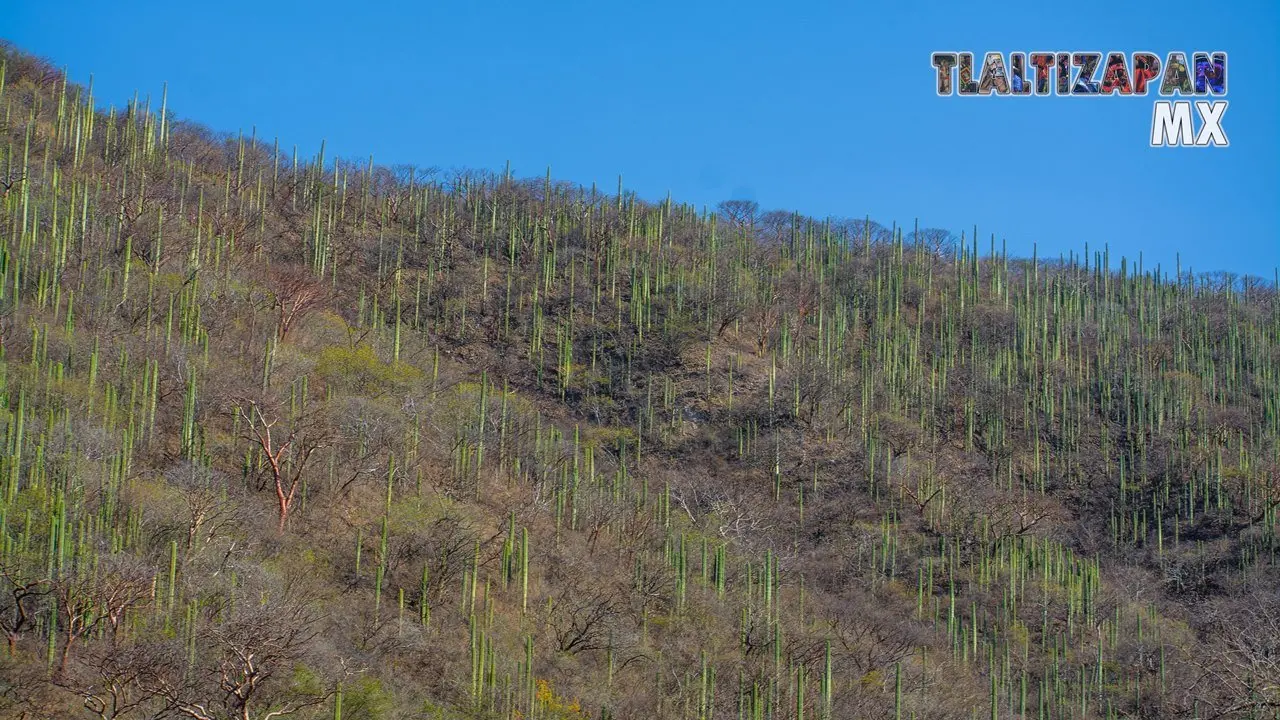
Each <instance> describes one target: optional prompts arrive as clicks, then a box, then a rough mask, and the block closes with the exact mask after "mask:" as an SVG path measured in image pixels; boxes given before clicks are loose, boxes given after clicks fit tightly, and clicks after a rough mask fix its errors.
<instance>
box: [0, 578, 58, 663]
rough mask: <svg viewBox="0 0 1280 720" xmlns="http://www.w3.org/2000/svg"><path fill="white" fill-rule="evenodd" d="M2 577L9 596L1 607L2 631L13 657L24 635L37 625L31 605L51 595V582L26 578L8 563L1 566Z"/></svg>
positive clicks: (0, 624)
mask: <svg viewBox="0 0 1280 720" xmlns="http://www.w3.org/2000/svg"><path fill="white" fill-rule="evenodd" d="M0 577H2V578H4V582H5V585H6V587H5V591H6V592H5V595H7V596H8V597H6V598H5V599H4V604H3V605H0V630H3V631H4V634H5V641H6V643H7V644H8V647H9V655H10V656H11V657H12V656H13V654H14V652H15V651H16V650H17V647H18V640H20V639H21V638H22V634H23V633H24V632H26V631H27V630H28V629H30V628H31V627H32V626H33V625H34V624H35V615H34V612H33V610H32V608H31V604H32V603H33V602H35V601H37V600H38V599H39V598H41V597H43V596H45V595H47V594H48V593H49V581H48V580H46V579H32V578H29V577H25V576H23V575H22V573H21V572H20V571H19V570H18V568H17V567H16V566H15V565H12V564H8V563H6V564H0Z"/></svg>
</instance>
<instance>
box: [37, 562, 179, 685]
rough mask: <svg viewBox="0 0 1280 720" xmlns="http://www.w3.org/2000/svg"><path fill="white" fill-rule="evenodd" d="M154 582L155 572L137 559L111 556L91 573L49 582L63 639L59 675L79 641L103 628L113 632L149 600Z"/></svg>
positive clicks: (68, 576)
mask: <svg viewBox="0 0 1280 720" xmlns="http://www.w3.org/2000/svg"><path fill="white" fill-rule="evenodd" d="M154 578H155V573H154V571H152V569H151V568H148V567H147V566H145V565H143V564H142V563H141V562H140V561H138V560H137V559H136V558H134V557H132V556H127V555H111V556H108V557H106V558H103V560H101V561H100V562H99V563H98V565H97V567H95V568H93V569H92V570H85V571H72V572H71V573H69V574H68V575H66V576H63V577H59V578H55V579H54V580H52V581H51V582H50V586H51V588H52V592H53V597H54V598H55V599H56V600H57V603H58V615H59V623H60V625H61V626H62V627H61V630H62V635H63V642H62V650H61V651H60V653H59V656H58V672H59V674H61V673H65V672H66V670H67V662H68V660H69V659H70V657H71V650H72V647H73V646H74V645H75V644H76V642H77V641H78V640H80V639H81V638H83V637H85V636H87V635H89V634H90V633H91V632H94V631H96V630H98V629H99V628H101V627H103V626H104V624H105V626H106V629H107V631H108V632H110V633H114V632H116V631H117V630H118V629H119V627H120V623H121V622H122V621H123V620H124V617H125V614H126V613H127V612H128V611H129V610H131V609H133V608H135V607H137V606H139V605H141V604H142V603H143V602H144V601H146V600H147V599H149V598H150V597H151V594H152V581H153V580H154Z"/></svg>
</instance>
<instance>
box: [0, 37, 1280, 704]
mask: <svg viewBox="0 0 1280 720" xmlns="http://www.w3.org/2000/svg"><path fill="white" fill-rule="evenodd" d="M3 58H4V60H3V62H4V71H3V72H4V75H3V78H4V79H3V84H2V85H0V113H3V114H2V116H0V117H2V124H0V153H2V154H0V173H3V176H2V177H0V180H3V184H2V185H0V188H2V191H3V195H2V196H0V228H2V232H0V234H2V235H3V240H2V241H0V270H3V272H2V273H0V341H2V353H3V354H2V355H0V427H3V432H4V452H3V454H2V455H0V578H2V579H3V583H4V591H3V592H2V593H0V627H2V628H3V630H4V631H5V633H6V636H7V639H8V642H7V645H6V647H5V649H4V650H3V651H2V652H0V656H2V659H0V716H3V717H25V718H37V717H39V718H43V717H72V716H76V715H77V714H82V715H84V716H85V717H101V718H121V719H124V718H169V717H188V718H201V719H209V720H212V719H214V718H219V719H220V718H254V719H260V720H265V719H266V718H268V717H281V716H292V717H299V718H319V717H325V718H329V717H334V718H339V717H340V718H345V719H346V720H352V719H353V718H441V717H443V718H464V717H468V718H525V719H530V718H587V717H590V718H606V717H608V718H640V717H646V718H700V719H701V718H797V719H798V718H801V717H808V718H911V717H914V718H921V719H923V718H973V717H983V718H1014V717H1027V718H1119V717H1144V718H1169V717H1201V718H1224V717H1239V718H1245V717H1249V718H1258V717H1277V712H1278V711H1280V667H1278V666H1277V662H1278V661H1277V657H1280V655H1277V651H1280V590H1278V589H1277V588H1280V585H1278V584H1277V581H1278V580H1280V578H1278V577H1277V572H1276V549H1277V535H1276V520H1277V506H1280V456H1278V452H1280V451H1278V448H1277V437H1278V436H1280V302H1278V301H1277V294H1276V287H1275V285H1274V284H1265V283H1261V282H1256V281H1252V280H1248V281H1243V282H1242V281H1235V280H1233V279H1231V278H1220V277H1213V276H1209V277H1191V276H1189V275H1183V274H1182V273H1180V272H1178V273H1173V274H1172V276H1171V274H1170V273H1169V272H1168V271H1167V269H1165V270H1164V271H1161V270H1159V269H1157V270H1155V271H1152V270H1150V269H1147V268H1142V267H1136V268H1135V267H1134V266H1133V265H1132V264H1130V263H1127V262H1123V261H1122V262H1121V263H1120V264H1119V270H1118V271H1116V270H1115V269H1114V263H1113V262H1112V259H1111V258H1109V257H1107V254H1106V252H1105V250H1104V251H1102V252H1096V251H1095V252H1094V253H1093V254H1092V255H1090V254H1089V253H1088V252H1086V254H1085V255H1084V256H1083V257H1081V258H1078V259H1074V258H1073V259H1069V260H1067V261H1058V262H1044V261H1039V260H1019V259H1014V258H1009V257H1007V256H1006V255H1005V254H1004V253H1003V252H1002V251H997V250H996V248H995V247H994V241H992V243H990V244H989V245H988V246H987V247H980V245H979V243H978V242H977V241H976V239H975V238H974V237H972V236H966V237H965V238H963V239H962V240H961V241H960V242H959V243H948V242H946V240H945V238H942V237H941V236H940V235H939V234H937V233H924V232H915V230H914V229H911V230H905V231H904V230H900V229H886V228H883V227H881V226H878V225H875V224H873V223H869V222H865V221H839V222H837V221H831V220H814V219H810V218H805V217H799V216H794V215H791V214H788V213H761V212H759V210H758V209H757V208H756V207H755V206H753V205H752V204H750V203H741V202H738V203H727V204H725V205H723V206H722V207H721V208H720V210H719V212H717V213H715V214H707V213H705V212H700V211H698V210H696V209H695V208H693V207H689V206H685V205H680V204H677V203H673V202H671V201H666V202H661V203H648V202H644V201H641V200H640V199H638V198H636V197H635V196H634V195H633V194H630V193H626V192H622V191H621V189H620V191H619V192H618V193H616V194H606V193H603V192H598V191H596V190H595V189H584V188H579V187H575V186H571V185H566V184H562V183H554V182H552V181H551V180H550V178H546V179H537V180H528V181H519V180H516V179H513V178H511V177H509V176H495V175H492V174H488V173H452V174H441V173H435V172H427V171H410V170H408V169H398V170H393V169H388V168H384V167H380V166H376V165H373V164H372V163H371V162H369V163H361V162H356V163H353V162H345V161H333V160H330V159H326V158H325V157H324V155H323V152H321V153H319V154H318V155H317V156H315V157H312V158H300V157H299V156H298V155H297V153H296V152H294V153H284V152H280V151H279V150H278V148H277V147H276V146H275V145H274V144H269V143H264V142H263V141H262V140H261V139H257V138H253V137H245V136H243V135H237V136H223V135H218V134H215V133H212V132H210V131H208V130H206V129H203V128H201V127H199V126H197V125H193V124H190V123H185V122H175V121H174V120H173V118H172V115H171V112H170V111H169V109H168V108H163V107H162V109H160V110H157V109H156V108H155V107H148V106H146V105H143V104H141V103H139V104H135V105H132V106H130V107H129V108H127V109H125V110H123V111H120V110H112V111H110V112H103V111H101V110H100V109H95V107H94V105H93V102H92V97H91V94H90V92H89V90H88V89H86V88H82V87H77V86H75V85H71V84H68V83H67V81H66V80H65V79H64V78H63V76H62V75H61V74H60V73H58V72H56V71H54V70H53V68H52V67H51V66H49V65H48V64H47V63H44V62H42V61H40V60H38V59H35V58H32V57H30V56H27V55H24V54H22V53H21V52H19V51H17V50H15V49H14V48H12V47H9V46H5V47H4V48H3ZM926 239H927V241H926ZM984 244H985V243H984ZM273 713H274V714H273Z"/></svg>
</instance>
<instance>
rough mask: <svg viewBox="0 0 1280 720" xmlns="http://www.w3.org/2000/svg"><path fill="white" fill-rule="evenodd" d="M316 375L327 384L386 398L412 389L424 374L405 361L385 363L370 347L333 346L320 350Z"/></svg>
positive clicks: (347, 390) (360, 393) (356, 392)
mask: <svg viewBox="0 0 1280 720" xmlns="http://www.w3.org/2000/svg"><path fill="white" fill-rule="evenodd" d="M316 375H317V376H318V377H319V378H320V379H322V380H323V381H324V382H325V383H326V384H327V385H330V386H332V387H336V388H342V389H343V390H345V391H346V392H351V393H355V394H358V395H382V394H386V393H391V392H396V391H399V390H403V389H404V388H406V387H408V386H409V385H410V384H411V383H413V382H415V381H417V380H420V379H421V378H422V371H421V370H419V369H418V368H416V367H413V366H412V365H409V364H407V363H403V362H384V361H383V360H382V359H381V358H379V357H378V356H377V353H375V352H374V350H373V348H372V347H370V346H368V345H355V346H333V347H327V348H325V349H323V350H321V351H320V353H319V355H318V356H317V358H316Z"/></svg>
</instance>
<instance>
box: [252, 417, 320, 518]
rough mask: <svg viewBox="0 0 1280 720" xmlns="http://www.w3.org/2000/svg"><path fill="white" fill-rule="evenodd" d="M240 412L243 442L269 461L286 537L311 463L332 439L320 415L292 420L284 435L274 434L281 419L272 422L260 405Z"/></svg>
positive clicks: (277, 505) (277, 506) (268, 464)
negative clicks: (323, 428) (258, 449)
mask: <svg viewBox="0 0 1280 720" xmlns="http://www.w3.org/2000/svg"><path fill="white" fill-rule="evenodd" d="M246 405H247V406H248V409H247V410H246V409H245V406H246ZM236 412H237V413H238V414H239V416H240V418H241V419H243V420H244V421H245V422H246V423H248V431H247V433H246V434H245V435H244V436H243V438H244V439H246V440H249V441H250V442H252V443H254V444H256V445H257V446H258V447H259V448H260V449H261V450H262V454H263V456H264V458H265V459H266V461H267V467H268V468H269V469H270V472H271V480H272V484H273V486H274V489H275V494H276V509H277V512H278V514H279V523H278V524H277V530H278V531H279V532H281V533H283V532H284V528H285V523H287V522H288V520H289V512H290V511H291V510H292V509H293V503H294V500H295V499H296V498H297V495H298V488H299V487H301V486H302V474H303V473H304V472H305V471H306V469H307V462H308V461H309V460H310V459H311V456H312V454H313V453H315V451H317V450H319V449H321V448H324V447H327V446H328V437H327V435H326V434H325V433H324V432H323V430H321V429H320V421H319V414H318V413H310V414H309V415H308V416H307V417H306V418H293V419H290V420H289V422H288V425H287V426H286V427H285V428H284V429H283V431H276V432H275V433H274V434H273V433H272V430H273V429H274V428H275V427H276V425H278V424H279V422H280V419H279V418H275V419H271V420H268V419H267V416H266V414H264V413H263V411H262V407H261V406H260V405H259V404H258V403H257V402H254V401H253V400H245V401H242V403H241V404H240V405H239V406H237V408H236Z"/></svg>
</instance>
